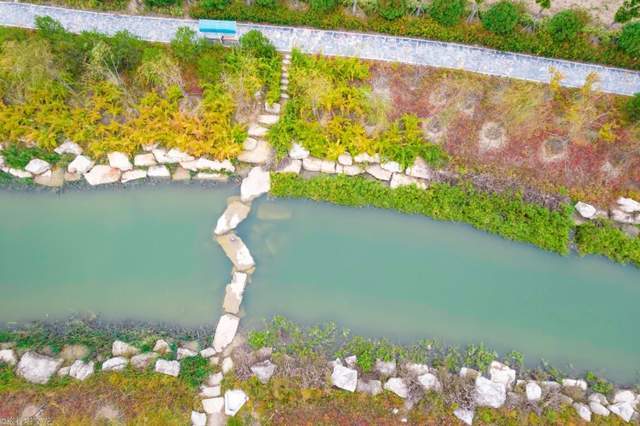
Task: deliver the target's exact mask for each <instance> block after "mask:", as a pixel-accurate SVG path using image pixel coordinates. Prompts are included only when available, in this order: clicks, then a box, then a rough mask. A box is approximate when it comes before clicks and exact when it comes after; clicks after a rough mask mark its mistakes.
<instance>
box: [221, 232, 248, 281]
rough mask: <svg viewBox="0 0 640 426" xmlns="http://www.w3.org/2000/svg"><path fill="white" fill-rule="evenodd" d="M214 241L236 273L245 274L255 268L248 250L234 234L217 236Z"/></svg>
mask: <svg viewBox="0 0 640 426" xmlns="http://www.w3.org/2000/svg"><path fill="white" fill-rule="evenodd" d="M216 240H217V241H218V244H220V247H222V250H224V253H225V254H226V255H227V257H228V258H229V260H231V262H232V263H233V266H234V267H235V268H236V270H237V271H240V272H247V271H249V270H251V269H252V268H253V267H254V266H255V262H254V260H253V257H252V256H251V253H250V252H249V249H248V248H247V246H246V245H245V244H244V242H242V240H241V239H240V237H238V236H237V235H236V234H234V233H228V234H224V235H219V236H217V237H216Z"/></svg>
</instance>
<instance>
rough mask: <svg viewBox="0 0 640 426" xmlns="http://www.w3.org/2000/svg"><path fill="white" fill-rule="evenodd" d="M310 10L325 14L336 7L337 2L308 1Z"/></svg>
mask: <svg viewBox="0 0 640 426" xmlns="http://www.w3.org/2000/svg"><path fill="white" fill-rule="evenodd" d="M309 6H310V7H311V10H314V11H318V12H322V13H326V12H329V11H331V10H333V9H335V8H336V6H338V2H337V0H309Z"/></svg>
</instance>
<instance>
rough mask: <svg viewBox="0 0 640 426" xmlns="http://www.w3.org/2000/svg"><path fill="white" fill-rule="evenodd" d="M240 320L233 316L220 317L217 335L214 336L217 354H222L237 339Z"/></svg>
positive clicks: (214, 347)
mask: <svg viewBox="0 0 640 426" xmlns="http://www.w3.org/2000/svg"><path fill="white" fill-rule="evenodd" d="M239 324H240V318H238V317H237V316H235V315H231V314H224V315H222V316H221V317H220V320H219V321H218V325H217V326H216V334H215V335H214V336H213V349H215V350H216V352H222V350H223V349H224V348H226V347H227V346H229V345H230V344H231V342H232V341H233V339H234V337H236V332H237V331H238V325H239Z"/></svg>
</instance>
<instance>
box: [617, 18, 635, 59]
mask: <svg viewBox="0 0 640 426" xmlns="http://www.w3.org/2000/svg"><path fill="white" fill-rule="evenodd" d="M618 45H619V46H620V48H621V49H622V50H623V51H625V52H626V53H627V54H629V55H631V56H632V57H634V58H636V59H638V58H640V22H633V23H631V24H627V25H625V26H624V28H622V33H620V37H619V38H618Z"/></svg>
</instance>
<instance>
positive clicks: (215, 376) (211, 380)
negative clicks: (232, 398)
mask: <svg viewBox="0 0 640 426" xmlns="http://www.w3.org/2000/svg"><path fill="white" fill-rule="evenodd" d="M223 378H224V376H223V375H222V373H220V372H217V373H212V374H210V375H209V377H208V378H207V386H220V383H222V379H223Z"/></svg>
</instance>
